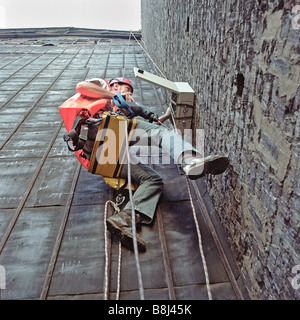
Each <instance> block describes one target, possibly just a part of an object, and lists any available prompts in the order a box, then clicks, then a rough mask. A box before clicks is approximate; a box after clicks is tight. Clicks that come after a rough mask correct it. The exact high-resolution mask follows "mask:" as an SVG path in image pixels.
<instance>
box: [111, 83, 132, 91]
mask: <svg viewBox="0 0 300 320" xmlns="http://www.w3.org/2000/svg"><path fill="white" fill-rule="evenodd" d="M111 91H112V92H115V93H117V92H120V93H121V94H122V93H127V92H131V88H130V86H129V85H128V84H120V83H114V84H113V86H112V89H111Z"/></svg>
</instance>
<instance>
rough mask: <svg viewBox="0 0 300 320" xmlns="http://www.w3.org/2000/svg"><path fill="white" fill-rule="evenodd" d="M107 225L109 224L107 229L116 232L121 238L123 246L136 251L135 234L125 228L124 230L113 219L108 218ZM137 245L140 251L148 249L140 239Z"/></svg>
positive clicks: (112, 232)
mask: <svg viewBox="0 0 300 320" xmlns="http://www.w3.org/2000/svg"><path fill="white" fill-rule="evenodd" d="M106 226H107V230H108V231H109V232H110V233H111V234H114V235H115V236H116V237H117V238H118V239H119V240H120V242H121V244H122V246H123V247H125V248H126V249H128V250H131V251H134V247H133V235H132V234H131V233H129V232H126V231H125V230H122V229H121V228H119V227H118V226H117V225H116V224H114V223H113V222H112V221H109V220H106ZM137 246H138V251H139V252H145V251H146V244H145V243H142V242H141V241H139V239H137Z"/></svg>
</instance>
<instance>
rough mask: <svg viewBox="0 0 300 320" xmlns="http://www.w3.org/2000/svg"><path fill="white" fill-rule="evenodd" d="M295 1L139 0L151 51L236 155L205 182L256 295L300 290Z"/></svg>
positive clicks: (220, 146)
mask: <svg viewBox="0 0 300 320" xmlns="http://www.w3.org/2000/svg"><path fill="white" fill-rule="evenodd" d="M298 4H299V5H300V3H297V2H296V1H283V0H273V1H271V0H270V1H266V0H226V1H217V0H202V1H201V0H186V1H179V0H151V1H149V0H142V35H143V40H144V41H145V43H146V45H147V49H148V51H149V53H150V55H151V57H152V58H153V59H154V61H155V62H156V64H157V65H158V66H159V68H160V69H161V70H162V71H163V72H164V74H165V75H166V76H167V78H169V79H170V80H173V81H187V82H189V84H190V85H191V86H192V87H193V89H194V90H195V91H196V93H197V98H196V106H195V115H194V119H195V120H194V129H195V128H204V129H205V150H206V154H215V153H219V154H225V155H227V156H229V158H230V168H229V170H228V172H227V173H226V174H224V175H222V176H216V177H212V176H210V177H207V178H205V180H206V182H207V185H208V187H209V189H210V194H211V196H212V199H213V202H214V204H215V207H216V210H217V213H218V215H219V218H220V219H221V221H222V224H223V226H224V229H225V230H226V232H227V235H228V239H229V242H230V245H231V247H232V250H233V252H234V255H235V258H236V260H237V262H238V265H239V267H240V269H241V273H242V275H243V277H244V281H245V283H246V285H247V288H248V290H249V294H250V296H251V298H252V299H299V298H300V289H297V288H298V286H297V284H298V283H297V281H295V282H294V283H293V285H292V283H291V280H292V279H294V280H297V279H298V278H299V276H297V275H296V271H297V269H298V270H300V232H299V231H300V214H299V208H300V201H299V200H300V182H299V181H300V171H299V154H300V139H299V136H300V124H299V104H300V103H299V99H300V89H299V83H300V79H299V29H297V27H298V24H299V22H298V24H297V19H299V18H300V15H298V16H297V12H296V9H297V8H298V6H296V5H298ZM299 7H300V6H299ZM299 11H300V10H299ZM297 266H299V267H297ZM298 282H299V281H298Z"/></svg>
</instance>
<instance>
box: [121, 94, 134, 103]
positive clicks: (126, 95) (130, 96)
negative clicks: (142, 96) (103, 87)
mask: <svg viewBox="0 0 300 320" xmlns="http://www.w3.org/2000/svg"><path fill="white" fill-rule="evenodd" d="M121 94H122V96H123V97H124V99H125V100H126V101H131V102H135V101H134V99H133V98H132V93H131V92H124V93H121Z"/></svg>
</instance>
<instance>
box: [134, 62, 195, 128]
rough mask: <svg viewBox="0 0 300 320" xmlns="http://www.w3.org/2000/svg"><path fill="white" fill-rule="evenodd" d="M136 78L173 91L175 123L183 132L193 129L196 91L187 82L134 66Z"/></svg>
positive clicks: (172, 102) (172, 100)
mask: <svg viewBox="0 0 300 320" xmlns="http://www.w3.org/2000/svg"><path fill="white" fill-rule="evenodd" d="M133 70H134V74H135V77H136V78H139V79H141V80H145V81H147V82H150V83H152V84H154V85H157V86H159V87H162V88H164V89H166V90H168V91H171V92H172V99H171V105H172V107H173V110H174V114H175V125H176V128H177V129H179V130H180V131H181V132H182V133H183V131H184V129H191V127H192V117H193V110H194V101H195V91H194V90H193V89H192V87H191V86H190V85H189V84H188V83H187V82H173V81H170V80H168V79H164V78H162V77H159V76H157V75H154V74H152V73H150V72H147V71H144V70H141V69H139V68H133Z"/></svg>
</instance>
